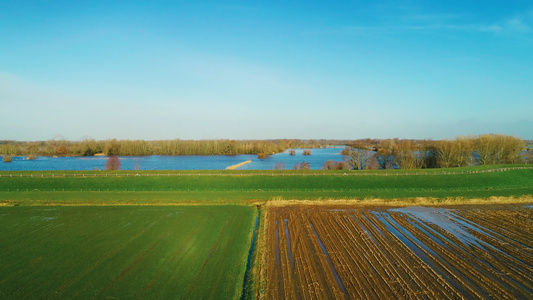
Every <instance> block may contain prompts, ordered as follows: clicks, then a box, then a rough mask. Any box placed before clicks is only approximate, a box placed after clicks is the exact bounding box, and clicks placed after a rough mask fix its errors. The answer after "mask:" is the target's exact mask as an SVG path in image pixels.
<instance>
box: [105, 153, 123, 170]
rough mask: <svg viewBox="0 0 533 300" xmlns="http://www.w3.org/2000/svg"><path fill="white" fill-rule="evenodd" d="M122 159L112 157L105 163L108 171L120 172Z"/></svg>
mask: <svg viewBox="0 0 533 300" xmlns="http://www.w3.org/2000/svg"><path fill="white" fill-rule="evenodd" d="M120 168H121V165H120V159H119V158H118V156H111V157H110V158H109V159H108V160H107V162H106V163H105V169H106V170H120Z"/></svg>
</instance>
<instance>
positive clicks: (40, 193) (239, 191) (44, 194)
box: [0, 166, 533, 205]
mask: <svg viewBox="0 0 533 300" xmlns="http://www.w3.org/2000/svg"><path fill="white" fill-rule="evenodd" d="M492 167H493V169H501V168H502V167H505V166H492ZM486 170H487V167H486V166H483V167H469V168H461V169H458V168H457V169H435V170H409V171H407V172H406V171H405V170H387V171H373V172H368V171H366V172H361V173H357V172H356V171H352V172H351V173H349V174H348V175H343V174H344V173H345V172H324V171H307V172H301V173H295V172H288V171H284V172H279V173H278V172H272V171H269V172H268V173H265V172H257V171H242V172H238V173H232V172H220V173H219V172H218V171H217V172H213V171H211V172H207V171H204V172H198V173H193V172H176V171H174V172H173V173H168V174H174V175H168V174H167V175H158V176H154V173H152V172H150V171H148V172H139V174H140V175H141V176H130V175H131V172H113V173H104V174H107V175H109V176H107V177H106V176H97V177H96V176H95V175H102V173H101V172H97V171H96V172H95V171H88V172H85V173H84V174H85V175H86V176H78V177H72V175H73V174H78V175H79V174H81V173H76V172H72V173H68V172H31V173H24V172H10V173H6V172H2V173H1V174H0V175H2V177H0V203H4V204H6V205H9V204H19V205H25V204H29V203H34V204H50V203H52V202H58V203H60V204H101V201H103V200H102V199H106V200H105V201H107V203H110V204H164V203H171V204H172V203H185V204H186V203H191V202H195V203H197V202H200V203H203V204H205V203H210V202H211V203H212V204H224V203H228V204H242V203H244V202H246V201H248V200H268V199H272V198H283V199H325V198H329V199H363V198H369V197H374V198H383V199H391V198H409V197H436V198H446V197H467V198H475V197H490V196H521V195H527V194H533V169H516V170H505V171H494V172H486ZM481 171H483V173H468V172H481ZM450 172H454V173H453V174H449V173H450ZM293 173H294V174H296V175H292V174H293ZM161 174H162V173H161ZM216 174H222V175H223V176H220V175H216ZM354 174H357V175H354ZM362 174H365V175H362ZM20 175H23V177H20ZM28 175H31V176H33V177H27V176H28ZM147 175H152V176H147ZM297 175H298V176H297ZM358 175H361V176H358ZM41 176H43V177H41ZM47 176H48V177H47ZM50 176H54V177H50Z"/></svg>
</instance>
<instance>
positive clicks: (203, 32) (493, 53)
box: [0, 0, 533, 140]
mask: <svg viewBox="0 0 533 300" xmlns="http://www.w3.org/2000/svg"><path fill="white" fill-rule="evenodd" d="M0 111H1V115H0V116H1V117H0V140H1V139H15V140H48V139H52V138H54V137H55V135H56V134H62V135H63V136H64V137H66V138H67V139H70V140H79V139H81V138H83V137H84V136H86V135H90V136H91V137H92V138H95V139H107V138H117V139H147V140H155V139H175V138H182V139H212V138H230V139H265V138H303V139H307V138H331V139H357V138H365V137H371V138H394V137H399V138H433V139H442V138H454V137H456V136H459V135H469V134H482V133H503V134H510V135H516V136H519V137H522V138H525V139H533V2H531V0H528V1H514V0H510V1H499V0H498V1H492V0H484V1H477V0H476V1H455V0H435V1H426V0H424V1H422V0H420V1H416V0H415V1H403V0H392V1H309V0H307V1H276V0H271V1H133V0H132V1H72V0H69V1H11V0H4V1H0Z"/></svg>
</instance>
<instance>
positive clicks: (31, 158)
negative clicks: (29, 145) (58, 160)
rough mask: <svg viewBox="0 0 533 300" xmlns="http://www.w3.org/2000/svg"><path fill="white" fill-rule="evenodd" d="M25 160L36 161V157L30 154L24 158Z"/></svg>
mask: <svg viewBox="0 0 533 300" xmlns="http://www.w3.org/2000/svg"><path fill="white" fill-rule="evenodd" d="M26 159H27V160H33V159H37V155H35V154H30V155H28V156H27V157H26Z"/></svg>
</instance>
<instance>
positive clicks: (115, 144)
mask: <svg viewBox="0 0 533 300" xmlns="http://www.w3.org/2000/svg"><path fill="white" fill-rule="evenodd" d="M104 153H105V154H106V155H107V156H116V155H120V143H119V141H117V140H116V139H113V140H108V141H107V142H106V144H105V149H104Z"/></svg>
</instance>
